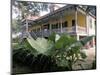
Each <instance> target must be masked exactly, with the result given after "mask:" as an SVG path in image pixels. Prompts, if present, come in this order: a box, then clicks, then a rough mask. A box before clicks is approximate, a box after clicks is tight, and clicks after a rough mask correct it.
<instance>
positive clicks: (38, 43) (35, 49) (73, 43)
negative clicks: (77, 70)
mask: <svg viewBox="0 0 100 75" xmlns="http://www.w3.org/2000/svg"><path fill="white" fill-rule="evenodd" d="M92 37H93V36H88V37H86V38H83V39H82V40H80V41H77V40H76V38H73V37H71V36H69V35H66V34H62V35H61V36H59V35H58V34H57V35H56V34H55V33H54V34H52V35H51V36H50V37H49V38H48V39H45V38H37V39H36V40H34V39H33V38H32V37H31V36H29V37H28V38H27V39H25V40H24V44H21V45H22V49H23V50H22V52H21V48H20V50H18V51H17V50H16V51H15V52H14V56H15V57H16V56H18V57H17V58H18V59H19V60H21V61H23V62H27V61H28V62H29V65H31V66H35V67H37V68H35V70H41V72H45V71H57V70H73V65H74V64H75V63H76V62H77V61H79V60H81V61H82V60H83V59H85V58H86V54H85V53H84V52H83V51H82V50H81V47H83V46H84V45H85V44H86V43H87V42H89V41H90V40H91V39H92ZM25 49H26V50H25ZM28 50H29V52H27V51H28ZM20 58H21V59H20ZM22 59H23V60H22ZM47 60H48V61H47ZM28 62H27V63H28ZM52 62H53V63H52ZM36 64H38V65H39V66H38V65H36ZM50 64H55V65H51V66H50ZM47 68H48V69H47ZM52 68H54V69H52ZM42 69H43V70H42Z"/></svg>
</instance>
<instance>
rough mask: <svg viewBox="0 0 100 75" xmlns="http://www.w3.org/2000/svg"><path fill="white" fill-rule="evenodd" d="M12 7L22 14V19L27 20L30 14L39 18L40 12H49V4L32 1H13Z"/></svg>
mask: <svg viewBox="0 0 100 75" xmlns="http://www.w3.org/2000/svg"><path fill="white" fill-rule="evenodd" d="M12 6H14V7H16V8H18V9H19V11H20V12H21V18H22V19H25V17H26V16H27V15H28V14H31V15H33V16H38V15H39V14H40V11H47V10H48V4H47V3H37V2H31V1H17V0H12Z"/></svg>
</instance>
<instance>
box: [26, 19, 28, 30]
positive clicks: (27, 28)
mask: <svg viewBox="0 0 100 75" xmlns="http://www.w3.org/2000/svg"><path fill="white" fill-rule="evenodd" d="M26 32H28V21H27V19H26Z"/></svg>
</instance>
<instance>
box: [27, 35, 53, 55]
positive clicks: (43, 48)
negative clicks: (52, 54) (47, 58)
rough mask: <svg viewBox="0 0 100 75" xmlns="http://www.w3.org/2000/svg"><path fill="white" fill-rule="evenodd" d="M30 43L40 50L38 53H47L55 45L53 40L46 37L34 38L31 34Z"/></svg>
mask: <svg viewBox="0 0 100 75" xmlns="http://www.w3.org/2000/svg"><path fill="white" fill-rule="evenodd" d="M27 40H28V42H29V43H30V45H31V46H32V47H33V48H34V49H36V50H37V51H38V53H42V54H46V53H48V52H49V50H51V49H52V47H53V42H52V41H50V40H47V39H45V38H37V39H36V40H34V39H33V38H32V37H31V36H30V37H28V38H27Z"/></svg>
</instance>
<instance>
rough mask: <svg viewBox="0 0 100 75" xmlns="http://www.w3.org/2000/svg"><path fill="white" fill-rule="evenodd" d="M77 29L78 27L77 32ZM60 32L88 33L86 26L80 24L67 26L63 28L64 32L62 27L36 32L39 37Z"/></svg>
mask: <svg viewBox="0 0 100 75" xmlns="http://www.w3.org/2000/svg"><path fill="white" fill-rule="evenodd" d="M76 29H77V32H76ZM53 32H55V33H58V34H61V33H68V34H70V33H75V32H76V33H81V34H84V33H86V28H84V27H80V26H77V27H76V26H73V27H66V28H62V32H61V28H59V29H51V30H49V29H44V30H41V31H37V32H34V33H35V34H36V35H37V36H38V37H41V36H43V37H48V36H49V35H50V34H51V33H53Z"/></svg>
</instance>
